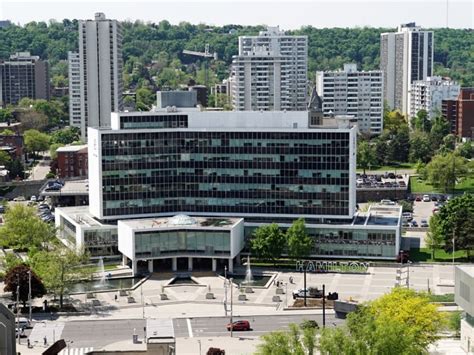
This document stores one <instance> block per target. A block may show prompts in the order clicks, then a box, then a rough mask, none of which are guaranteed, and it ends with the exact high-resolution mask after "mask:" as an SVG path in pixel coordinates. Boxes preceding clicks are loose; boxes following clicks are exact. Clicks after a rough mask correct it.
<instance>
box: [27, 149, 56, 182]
mask: <svg viewBox="0 0 474 355" xmlns="http://www.w3.org/2000/svg"><path fill="white" fill-rule="evenodd" d="M50 163H51V158H50V157H49V153H44V155H43V157H42V158H41V160H40V161H39V162H38V164H36V165H35V166H34V167H33V169H31V171H30V176H28V179H27V180H44V179H45V178H46V174H48V173H49V170H50V166H49V164H50Z"/></svg>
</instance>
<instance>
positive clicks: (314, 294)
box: [293, 287, 323, 299]
mask: <svg viewBox="0 0 474 355" xmlns="http://www.w3.org/2000/svg"><path fill="white" fill-rule="evenodd" d="M305 294H306V297H307V298H323V291H322V290H319V289H318V288H317V287H310V288H308V289H306V290H305V289H304V288H301V289H299V290H293V299H296V298H303V297H304V295H305Z"/></svg>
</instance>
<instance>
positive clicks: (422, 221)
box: [420, 219, 428, 228]
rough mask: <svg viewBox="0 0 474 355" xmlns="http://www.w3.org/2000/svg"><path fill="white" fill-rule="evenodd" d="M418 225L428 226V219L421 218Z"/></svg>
mask: <svg viewBox="0 0 474 355" xmlns="http://www.w3.org/2000/svg"><path fill="white" fill-rule="evenodd" d="M420 227H422V228H428V221H427V220H426V219H422V220H421V222H420Z"/></svg>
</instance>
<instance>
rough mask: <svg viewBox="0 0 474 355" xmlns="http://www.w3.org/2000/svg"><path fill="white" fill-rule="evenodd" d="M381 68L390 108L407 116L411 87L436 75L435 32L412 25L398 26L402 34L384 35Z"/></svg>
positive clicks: (385, 94) (381, 47) (390, 33)
mask: <svg viewBox="0 0 474 355" xmlns="http://www.w3.org/2000/svg"><path fill="white" fill-rule="evenodd" d="M380 69H381V70H382V71H383V76H384V98H385V100H387V103H388V105H389V106H390V108H392V109H399V110H401V112H402V113H403V114H405V115H407V114H408V113H409V110H410V98H409V92H410V89H411V84H412V83H413V82H414V81H415V80H426V78H427V77H429V76H432V75H433V32H432V31H422V30H421V28H420V27H418V26H416V25H415V23H408V24H405V25H400V26H398V32H388V33H382V34H381V37H380Z"/></svg>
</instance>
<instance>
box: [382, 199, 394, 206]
mask: <svg viewBox="0 0 474 355" xmlns="http://www.w3.org/2000/svg"><path fill="white" fill-rule="evenodd" d="M380 204H381V205H394V204H395V202H393V201H392V200H381V201H380Z"/></svg>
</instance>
